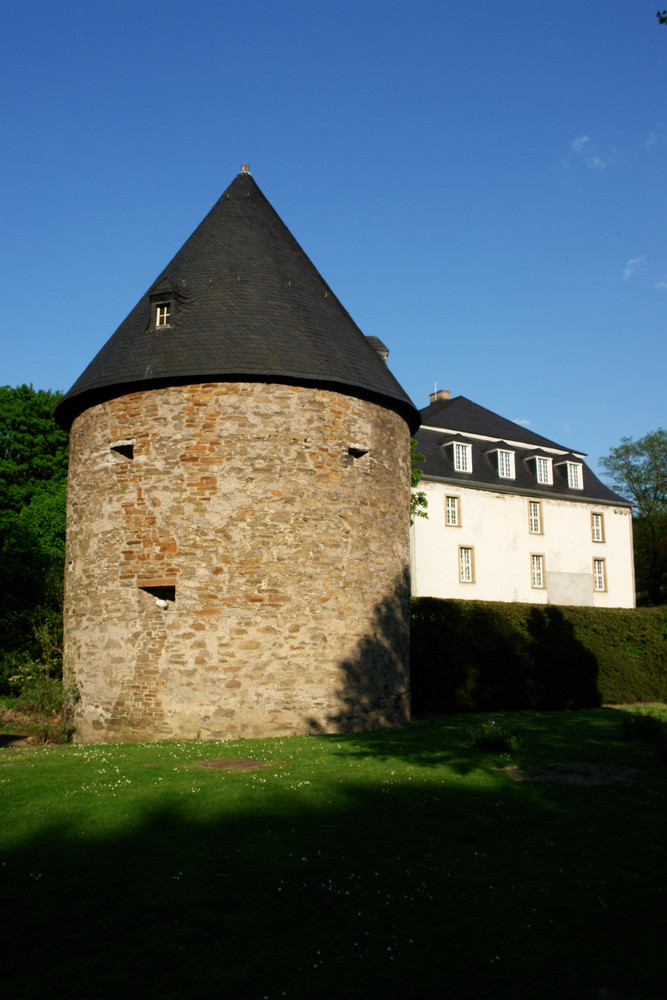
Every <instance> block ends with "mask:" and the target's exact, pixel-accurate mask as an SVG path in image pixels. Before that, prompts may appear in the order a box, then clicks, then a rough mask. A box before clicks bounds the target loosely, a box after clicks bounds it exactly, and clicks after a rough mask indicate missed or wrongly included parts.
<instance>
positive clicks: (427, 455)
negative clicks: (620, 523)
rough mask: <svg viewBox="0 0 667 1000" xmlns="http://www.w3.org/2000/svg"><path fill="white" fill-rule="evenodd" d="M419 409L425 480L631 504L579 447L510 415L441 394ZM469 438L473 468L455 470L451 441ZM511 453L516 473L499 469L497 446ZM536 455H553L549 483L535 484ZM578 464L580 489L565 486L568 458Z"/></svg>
mask: <svg viewBox="0 0 667 1000" xmlns="http://www.w3.org/2000/svg"><path fill="white" fill-rule="evenodd" d="M420 412H421V418H422V426H421V428H420V429H419V430H418V431H417V433H416V435H415V437H416V438H417V442H418V449H417V450H418V451H419V452H421V453H422V454H423V455H424V461H423V462H420V463H419V465H420V466H421V468H422V470H423V473H424V478H425V479H438V480H444V481H447V482H451V483H456V484H457V485H462V486H463V485H469V486H472V487H477V488H479V489H493V490H497V491H499V492H500V491H509V492H512V493H523V494H529V495H536V496H537V495H542V496H556V497H561V498H563V499H569V500H583V501H587V502H589V503H590V502H598V503H605V504H614V505H616V506H623V507H630V506H631V504H629V503H628V502H627V500H623V499H622V498H621V497H619V496H618V495H617V494H616V493H614V492H613V491H612V490H610V489H608V487H606V486H605V485H604V483H602V482H600V480H599V479H598V478H597V476H596V475H595V473H594V472H593V471H592V469H590V468H589V467H588V465H586V463H585V461H584V459H585V455H584V454H583V453H582V452H573V451H571V450H570V449H569V448H565V447H563V445H559V444H556V442H555V441H550V440H549V439H548V438H545V437H542V436H541V435H540V434H535V433H534V432H533V431H530V430H527V429H526V428H525V427H521V426H520V425H518V424H515V423H514V422H513V421H511V420H506V419H505V418H504V417H501V416H499V415H498V414H497V413H493V412H492V411H491V410H487V409H485V408H484V407H483V406H478V405H477V403H473V402H472V401H471V400H469V399H466V397H465V396H456V397H454V399H440V400H437V401H436V402H435V403H431V404H430V405H429V406H427V407H425V408H424V409H423V410H421V411H420ZM456 442H458V443H467V444H469V445H470V446H471V449H472V450H471V458H472V472H459V471H457V470H456V469H455V468H454V456H453V448H452V447H448V445H449V444H451V445H453V444H454V443H456ZM499 448H500V449H501V450H504V451H511V452H514V470H515V476H514V478H512V479H510V478H503V477H501V476H499V474H498V458H497V451H498V449H499ZM537 457H542V458H551V460H552V465H553V483H552V484H548V485H547V484H544V483H538V482H537V479H536V474H535V463H534V461H531V459H535V458H537ZM568 462H571V463H574V464H576V465H580V466H581V473H582V476H583V488H582V489H577V488H574V487H572V486H570V485H569V483H568V477H567V463H568Z"/></svg>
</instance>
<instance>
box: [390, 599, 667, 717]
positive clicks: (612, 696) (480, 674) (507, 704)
mask: <svg viewBox="0 0 667 1000" xmlns="http://www.w3.org/2000/svg"><path fill="white" fill-rule="evenodd" d="M411 610H412V630H411V640H410V675H411V690H412V711H413V714H414V715H425V714H430V713H446V712H478V711H501V710H519V709H565V708H572V709H574V708H594V707H597V706H599V705H601V704H603V703H607V704H617V705H618V704H630V703H633V702H639V701H660V702H667V607H659V608H636V609H635V608H631V609H626V608H579V607H557V606H555V605H551V604H508V603H502V602H490V601H489V602H487V601H456V600H441V599H439V598H436V597H415V598H412V602H411Z"/></svg>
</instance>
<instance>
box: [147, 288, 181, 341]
mask: <svg viewBox="0 0 667 1000" xmlns="http://www.w3.org/2000/svg"><path fill="white" fill-rule="evenodd" d="M148 298H149V301H150V313H149V316H150V320H149V323H148V329H149V330H158V331H161V330H168V329H169V328H170V327H172V328H173V327H175V326H177V324H178V314H179V312H180V310H181V308H182V306H183V302H184V301H185V300H186V294H185V285H184V283H183V282H174V281H172V280H171V279H170V278H163V279H162V281H160V282H159V283H158V284H157V285H156V286H155V288H153V289H152V290H151V291H150V292H149V293H148Z"/></svg>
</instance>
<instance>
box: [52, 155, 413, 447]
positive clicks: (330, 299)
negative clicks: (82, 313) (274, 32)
mask: <svg viewBox="0 0 667 1000" xmlns="http://www.w3.org/2000/svg"><path fill="white" fill-rule="evenodd" d="M163 302H164V303H166V304H168V306H169V318H168V325H165V326H156V319H155V310H156V308H157V304H159V303H163ZM237 379H241V380H244V381H269V382H289V383H296V384H304V385H316V386H321V387H325V388H331V389H337V390H340V391H343V392H346V393H348V394H350V395H353V396H360V397H362V398H368V399H372V400H374V401H376V402H378V403H380V404H382V405H384V406H386V407H388V408H389V409H393V410H395V411H397V412H399V413H400V414H401V415H402V416H403V417H404V418H405V420H406V421H407V422H408V424H409V425H410V429H411V430H412V431H414V430H416V428H417V427H418V426H419V412H418V411H417V410H416V408H415V407H414V405H413V403H412V402H411V400H410V399H409V397H408V396H407V395H406V394H405V392H404V391H403V389H402V388H401V386H400V385H399V384H398V382H397V381H396V379H395V378H394V377H393V375H392V374H391V372H390V371H389V369H388V368H387V366H386V364H385V363H384V362H383V361H382V359H381V357H380V355H379V354H378V353H377V351H376V350H374V349H373V346H372V345H371V344H369V343H368V341H367V339H366V338H365V337H364V335H363V334H362V333H361V331H360V330H359V328H358V327H357V325H356V324H355V322H354V321H353V320H352V318H351V317H350V316H349V314H348V313H347V311H346V310H345V309H344V308H343V306H342V305H341V303H340V302H339V301H338V299H337V298H336V296H335V295H334V294H333V292H332V291H331V289H330V288H329V286H328V285H327V284H326V282H325V281H324V280H323V278H322V277H321V276H320V274H319V273H318V271H317V270H316V268H315V267H314V265H313V264H312V263H311V262H310V260H309V259H308V257H307V256H306V254H305V253H304V251H303V250H302V249H301V247H300V246H299V244H298V243H297V242H296V240H295V239H294V237H293V236H292V234H291V233H290V232H289V230H288V229H287V227H286V226H285V224H284V223H283V222H282V221H281V219H280V218H279V217H278V215H277V214H276V212H275V211H274V210H273V208H272V207H271V205H270V204H269V202H268V201H267V200H266V198H265V197H264V195H263V194H262V192H261V191H260V190H259V188H258V187H257V184H256V183H255V181H254V180H253V178H252V177H251V175H250V173H248V172H247V169H245V168H244V170H243V171H242V172H241V173H240V174H238V175H237V177H236V178H235V179H234V180H233V181H232V183H231V184H230V186H229V187H228V188H227V190H226V191H225V192H224V194H223V195H222V197H221V198H220V200H219V201H218V202H217V203H216V204H215V205H214V206H213V208H212V209H211V211H210V212H209V214H208V215H207V216H206V218H205V219H204V220H203V222H202V223H201V224H200V226H199V227H198V228H197V229H196V230H195V232H194V233H193V234H192V236H191V237H190V238H189V239H188V240H187V241H186V243H185V244H184V245H183V246H182V247H181V249H180V250H179V251H178V253H177V254H176V256H175V257H174V258H173V260H172V261H171V263H170V264H168V265H167V267H166V268H165V269H164V271H162V273H161V274H160V275H159V276H158V278H157V279H156V281H155V282H154V283H153V285H152V286H151V287H150V288H149V289H148V291H147V292H146V294H145V295H144V296H143V298H142V299H141V300H140V301H139V303H138V304H137V305H136V306H135V308H134V309H133V310H132V312H131V313H130V314H129V316H128V317H127V318H126V319H125V320H124V321H123V323H121V325H120V326H119V327H118V329H117V330H116V332H115V333H114V334H113V336H112V337H111V338H110V339H109V340H108V341H107V343H106V344H105V345H104V347H103V348H102V349H101V350H100V352H99V353H98V354H97V356H96V357H95V358H94V359H93V361H92V362H91V363H90V364H89V365H88V367H87V368H86V370H85V371H84V373H83V374H82V375H81V377H80V378H79V379H78V380H77V381H76V382H75V383H74V385H73V386H72V388H71V389H70V390H69V392H68V393H67V394H66V395H65V397H64V398H63V400H62V401H61V403H60V405H59V407H58V410H57V417H58V420H59V421H60V423H61V424H62V425H63V426H64V427H69V426H70V425H71V423H72V421H73V420H74V418H75V417H76V416H77V415H78V414H79V413H81V412H82V411H83V410H85V409H87V408H88V407H89V406H92V405H94V404H95V403H97V402H100V401H102V400H104V399H110V398H114V397H116V396H118V395H121V394H124V393H127V392H132V391H135V390H137V389H146V388H155V387H158V386H161V385H176V384H184V383H185V384H187V383H189V382H198V381H202V380H205V381H232V380H237Z"/></svg>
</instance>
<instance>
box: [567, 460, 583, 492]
mask: <svg viewBox="0 0 667 1000" xmlns="http://www.w3.org/2000/svg"><path fill="white" fill-rule="evenodd" d="M567 485H568V486H569V487H570V489H573V490H583V488H584V478H583V475H582V469H581V466H580V465H579V463H578V462H568V463H567Z"/></svg>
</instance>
